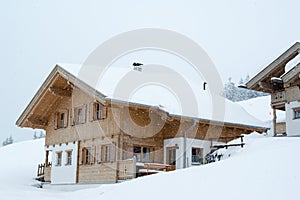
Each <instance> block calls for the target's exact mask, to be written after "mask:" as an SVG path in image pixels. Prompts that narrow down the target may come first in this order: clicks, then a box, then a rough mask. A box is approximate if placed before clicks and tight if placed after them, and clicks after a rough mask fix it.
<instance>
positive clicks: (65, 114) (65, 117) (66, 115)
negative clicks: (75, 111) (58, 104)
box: [64, 109, 69, 128]
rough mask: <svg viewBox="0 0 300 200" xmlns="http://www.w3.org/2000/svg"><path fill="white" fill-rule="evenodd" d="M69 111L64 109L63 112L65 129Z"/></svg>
mask: <svg viewBox="0 0 300 200" xmlns="http://www.w3.org/2000/svg"><path fill="white" fill-rule="evenodd" d="M68 114H69V110H68V109H66V110H65V112H64V128H66V127H67V126H68V119H69V115H68Z"/></svg>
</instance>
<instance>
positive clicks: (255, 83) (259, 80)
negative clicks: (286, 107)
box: [246, 42, 300, 93]
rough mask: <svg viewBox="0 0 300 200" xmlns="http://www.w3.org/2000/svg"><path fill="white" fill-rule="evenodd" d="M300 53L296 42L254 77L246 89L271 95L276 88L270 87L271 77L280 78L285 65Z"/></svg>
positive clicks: (299, 46)
mask: <svg viewBox="0 0 300 200" xmlns="http://www.w3.org/2000/svg"><path fill="white" fill-rule="evenodd" d="M299 53H300V43H299V42H296V43H295V44H294V45H292V46H291V47H290V48H289V49H288V50H286V51H285V52H284V53H283V54H281V55H280V56H279V57H278V58H277V59H275V60H274V61H273V62H272V63H270V64H269V65H268V66H267V67H265V68H264V69H263V70H262V71H260V72H259V73H258V74H257V75H256V76H254V77H253V78H252V79H251V80H250V81H248V83H246V87H247V88H248V89H252V90H257V91H262V92H268V93H272V92H274V91H275V90H276V88H277V87H276V86H274V85H272V83H271V78H272V77H278V78H279V77H281V76H282V75H283V74H284V73H286V72H285V65H286V64H287V63H288V62H289V61H290V60H292V59H293V58H295V57H296V56H297V55H298V54H299Z"/></svg>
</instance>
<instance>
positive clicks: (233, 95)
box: [223, 75, 267, 102]
mask: <svg viewBox="0 0 300 200" xmlns="http://www.w3.org/2000/svg"><path fill="white" fill-rule="evenodd" d="M249 79H250V77H249V75H247V76H246V78H245V79H243V78H241V79H240V81H239V85H244V84H245V83H247V82H248V81H249ZM223 95H224V97H225V98H227V99H229V100H231V101H234V102H235V101H243V100H247V99H251V98H255V97H259V96H265V95H267V94H265V93H262V92H257V91H253V90H248V89H244V88H239V87H237V86H236V85H235V84H234V83H233V82H232V79H231V78H229V79H228V82H227V83H225V85H224V92H223Z"/></svg>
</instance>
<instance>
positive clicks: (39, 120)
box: [27, 116, 48, 126]
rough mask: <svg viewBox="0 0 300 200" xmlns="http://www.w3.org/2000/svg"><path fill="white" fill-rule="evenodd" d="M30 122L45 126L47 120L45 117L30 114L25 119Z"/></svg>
mask: <svg viewBox="0 0 300 200" xmlns="http://www.w3.org/2000/svg"><path fill="white" fill-rule="evenodd" d="M27 120H28V121H29V122H30V123H31V124H34V125H38V126H47V125H48V120H47V119H45V118H38V117H34V116H31V117H29V118H28V119H27Z"/></svg>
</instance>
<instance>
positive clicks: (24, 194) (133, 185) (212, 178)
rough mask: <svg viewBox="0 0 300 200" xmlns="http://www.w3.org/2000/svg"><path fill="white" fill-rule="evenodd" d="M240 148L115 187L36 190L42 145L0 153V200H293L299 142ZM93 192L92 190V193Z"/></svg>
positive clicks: (255, 142) (299, 181)
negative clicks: (208, 160)
mask: <svg viewBox="0 0 300 200" xmlns="http://www.w3.org/2000/svg"><path fill="white" fill-rule="evenodd" d="M245 142H246V147H245V148H243V149H241V148H237V149H235V150H234V151H232V149H231V156H230V157H229V158H228V159H225V160H222V161H220V162H216V163H212V164H208V165H204V166H200V167H194V168H189V169H185V170H178V171H174V172H169V173H161V174H157V175H152V176H148V177H143V178H138V179H135V180H132V181H128V182H124V183H121V184H111V185H102V186H100V187H96V186H95V185H91V186H90V187H94V188H89V189H80V190H76V191H73V192H70V191H69V190H68V188H69V187H70V186H63V187H51V188H49V187H48V188H47V187H46V188H43V189H40V188H36V187H34V186H32V185H33V184H34V183H35V182H34V181H33V179H32V178H33V177H34V175H35V173H36V164H37V163H39V162H42V161H43V155H42V154H43V140H36V141H27V142H23V143H17V144H13V145H11V146H7V147H1V148H0V158H1V165H0V197H1V199H9V200H24V199H49V200H50V199H51V200H52V199H53V200H54V199H55V200H60V199H61V200H65V199H70V200H82V199H87V198H88V199H101V200H114V199H131V200H135V199H137V200H140V199H143V200H148V199H149V200H153V199H174V200H177V199H178V200H182V199H212V200H213V199H232V200H234V199H238V200H240V199H243V200H253V199H255V200H260V199H261V200H265V199H272V200H282V199H289V200H293V199H295V200H298V199H299V192H298V189H299V185H300V173H299V169H300V161H299V159H297V152H299V147H300V138H296V137H293V138H291V137H290V138H288V137H282V138H273V137H265V136H262V135H258V134H251V135H249V136H246V137H245ZM95 187H96V188H95Z"/></svg>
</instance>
